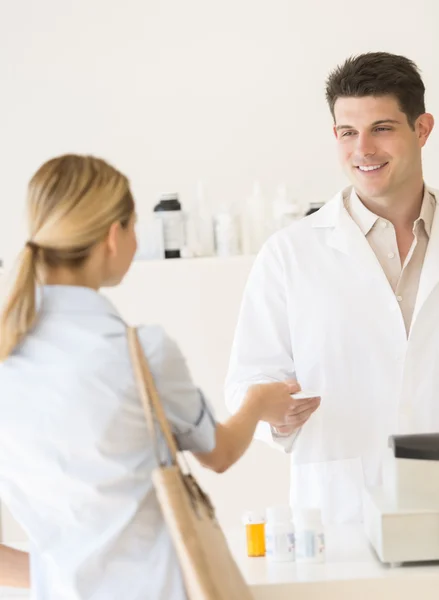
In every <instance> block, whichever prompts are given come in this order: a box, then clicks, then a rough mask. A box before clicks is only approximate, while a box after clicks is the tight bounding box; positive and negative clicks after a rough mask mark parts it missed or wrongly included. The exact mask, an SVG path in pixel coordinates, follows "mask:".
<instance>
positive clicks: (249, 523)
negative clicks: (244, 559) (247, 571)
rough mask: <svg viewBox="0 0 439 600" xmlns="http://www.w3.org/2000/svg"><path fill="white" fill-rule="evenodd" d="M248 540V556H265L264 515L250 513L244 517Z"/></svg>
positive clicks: (254, 512)
mask: <svg viewBox="0 0 439 600" xmlns="http://www.w3.org/2000/svg"><path fill="white" fill-rule="evenodd" d="M243 523H244V525H245V533H246V538H247V555H248V556H250V557H257V556H265V517H264V515H263V513H259V512H256V511H249V512H247V513H245V514H244V516H243Z"/></svg>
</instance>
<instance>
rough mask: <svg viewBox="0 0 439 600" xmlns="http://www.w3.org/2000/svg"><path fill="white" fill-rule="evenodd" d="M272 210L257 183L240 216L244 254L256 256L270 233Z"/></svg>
mask: <svg viewBox="0 0 439 600" xmlns="http://www.w3.org/2000/svg"><path fill="white" fill-rule="evenodd" d="M272 221H273V219H272V210H271V206H269V204H268V202H267V200H266V198H265V196H264V194H263V192H262V187H261V185H260V184H259V182H257V181H256V182H255V183H254V185H253V191H252V193H251V195H250V196H249V197H248V198H247V200H246V202H245V204H244V209H243V214H242V241H243V243H242V246H243V253H244V254H250V255H252V254H257V253H258V252H259V250H260V249H261V247H262V245H263V244H264V242H265V241H266V239H267V238H268V236H269V235H270V234H271V232H272Z"/></svg>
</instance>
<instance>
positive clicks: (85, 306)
mask: <svg viewBox="0 0 439 600" xmlns="http://www.w3.org/2000/svg"><path fill="white" fill-rule="evenodd" d="M37 303H38V307H39V310H40V311H41V312H42V313H55V312H56V313H60V312H61V313H100V314H102V313H104V314H109V315H113V316H116V317H119V313H118V312H117V310H116V309H115V307H114V306H113V305H112V303H111V302H110V301H109V300H108V299H107V298H106V297H105V296H103V295H102V294H100V293H99V292H97V291H96V290H93V289H91V288H87V287H81V286H77V285H44V286H41V287H40V288H39V289H38V293H37Z"/></svg>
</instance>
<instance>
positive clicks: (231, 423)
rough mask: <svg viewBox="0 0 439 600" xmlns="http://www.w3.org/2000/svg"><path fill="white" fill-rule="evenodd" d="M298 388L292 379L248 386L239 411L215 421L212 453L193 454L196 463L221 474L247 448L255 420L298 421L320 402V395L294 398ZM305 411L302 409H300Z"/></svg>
mask: <svg viewBox="0 0 439 600" xmlns="http://www.w3.org/2000/svg"><path fill="white" fill-rule="evenodd" d="M299 390H300V386H299V385H298V384H297V383H296V382H286V383H281V382H276V383H263V384H259V385H254V386H252V387H251V388H250V389H249V390H248V392H247V396H246V398H245V400H244V402H243V403H242V405H241V407H240V408H239V410H238V411H237V412H236V413H235V414H234V415H232V416H231V417H230V418H229V419H228V420H227V421H226V422H225V423H223V424H221V423H218V424H217V429H216V444H215V448H214V450H212V452H206V453H195V456H196V458H197V459H198V460H199V462H200V463H201V464H202V465H203V466H205V467H208V468H210V469H212V470H213V471H216V472H217V473H223V472H224V471H226V470H227V469H228V468H229V467H231V466H232V465H233V464H234V463H235V462H236V461H238V460H239V459H240V458H241V456H242V455H243V454H244V452H245V451H246V450H247V448H248V447H249V445H250V443H251V441H252V439H253V436H254V433H255V430H256V426H257V424H258V423H259V421H267V422H271V423H276V424H283V423H293V424H296V423H297V424H298V425H297V426H299V425H301V424H302V421H303V419H304V415H305V416H306V418H309V415H310V414H312V413H313V412H314V411H315V410H316V409H317V408H318V406H319V404H320V398H310V399H306V400H294V399H293V398H291V394H295V393H296V392H298V391H299ZM303 411H305V412H303Z"/></svg>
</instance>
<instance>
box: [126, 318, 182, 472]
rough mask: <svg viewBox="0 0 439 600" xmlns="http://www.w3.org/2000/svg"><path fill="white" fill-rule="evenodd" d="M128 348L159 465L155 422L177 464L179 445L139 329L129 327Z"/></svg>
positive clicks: (173, 460) (174, 462)
mask: <svg viewBox="0 0 439 600" xmlns="http://www.w3.org/2000/svg"><path fill="white" fill-rule="evenodd" d="M128 346H129V350H130V357H131V362H132V365H133V369H134V375H135V379H136V384H137V389H138V391H139V393H140V398H141V400H142V405H143V410H144V413H145V418H146V423H147V426H148V430H149V433H150V435H151V438H152V441H153V445H154V450H155V453H156V456H157V460H158V463H159V464H162V462H163V461H161V460H160V451H159V443H158V439H157V434H156V428H155V422H157V423H158V425H159V427H160V430H161V432H162V433H163V436H164V438H165V441H166V445H167V447H168V450H169V453H170V455H171V460H172V463H173V464H177V452H178V448H177V444H176V442H175V438H174V435H173V433H172V431H171V428H170V426H169V422H168V419H167V417H166V414H165V411H164V410H163V406H162V404H161V402H160V398H159V395H158V392H157V388H156V385H155V383H154V379H153V377H152V374H151V371H150V369H149V365H148V362H147V360H146V357H145V354H144V352H143V349H142V346H141V345H140V342H139V336H138V335H137V329H135V328H134V327H128Z"/></svg>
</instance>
